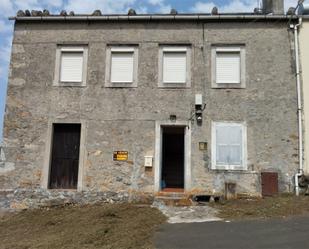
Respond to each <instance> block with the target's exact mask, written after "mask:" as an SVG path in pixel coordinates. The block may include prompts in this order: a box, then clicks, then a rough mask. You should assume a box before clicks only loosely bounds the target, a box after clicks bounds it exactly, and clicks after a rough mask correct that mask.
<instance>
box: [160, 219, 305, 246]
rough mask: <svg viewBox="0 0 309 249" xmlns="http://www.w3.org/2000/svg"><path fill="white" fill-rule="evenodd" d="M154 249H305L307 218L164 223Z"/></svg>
mask: <svg viewBox="0 0 309 249" xmlns="http://www.w3.org/2000/svg"><path fill="white" fill-rule="evenodd" d="M155 245H156V248H158V249H184V248H186V249H188V248H190V249H202V248H203V249H266V248H267V249H307V248H309V217H305V218H302V217H294V218H286V219H272V220H255V221H234V222H225V221H216V222H203V223H182V224H164V225H162V226H161V227H160V228H159V230H158V231H157V233H156V235H155Z"/></svg>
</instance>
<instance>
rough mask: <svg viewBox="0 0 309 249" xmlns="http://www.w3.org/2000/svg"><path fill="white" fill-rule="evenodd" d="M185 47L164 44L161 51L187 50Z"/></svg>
mask: <svg viewBox="0 0 309 249" xmlns="http://www.w3.org/2000/svg"><path fill="white" fill-rule="evenodd" d="M187 50H188V48H187V47H176V46H164V47H163V52H187Z"/></svg>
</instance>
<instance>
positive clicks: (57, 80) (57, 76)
mask: <svg viewBox="0 0 309 249" xmlns="http://www.w3.org/2000/svg"><path fill="white" fill-rule="evenodd" d="M70 52H72V53H74V52H76V53H78V52H82V53H83V66H82V81H80V82H76V81H61V62H62V53H70ZM87 65H88V45H63V44H61V45H57V49H56V63H55V73H54V81H53V86H64V87H85V86H86V84H87V71H88V68H87Z"/></svg>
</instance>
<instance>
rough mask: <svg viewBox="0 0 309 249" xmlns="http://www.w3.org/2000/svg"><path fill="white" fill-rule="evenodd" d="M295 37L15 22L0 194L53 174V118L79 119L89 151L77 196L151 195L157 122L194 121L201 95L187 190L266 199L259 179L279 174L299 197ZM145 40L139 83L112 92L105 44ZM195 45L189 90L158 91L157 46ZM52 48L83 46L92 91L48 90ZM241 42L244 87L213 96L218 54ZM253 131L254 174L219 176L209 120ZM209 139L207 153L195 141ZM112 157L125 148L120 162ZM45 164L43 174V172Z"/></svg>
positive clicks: (228, 28)
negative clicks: (230, 187)
mask: <svg viewBox="0 0 309 249" xmlns="http://www.w3.org/2000/svg"><path fill="white" fill-rule="evenodd" d="M292 39H293V37H292V34H291V33H290V31H289V30H288V27H287V24H286V23H285V22H281V21H274V22H272V21H267V22H266V21H265V22H221V23H217V22H205V23H201V22H190V21H187V22H186V21H185V22H159V21H158V22H148V23H146V22H130V23H126V22H109V23H106V22H87V23H86V22H77V21H75V22H65V23H60V22H59V23H56V22H43V23H31V22H29V21H28V22H26V23H23V22H17V23H16V24H15V31H14V40H13V47H12V56H11V64H10V76H9V86H8V97H7V105H6V113H5V124H4V151H5V156H6V162H7V163H9V165H10V166H9V167H8V168H6V170H3V169H2V168H0V189H4V190H5V189H13V190H16V189H33V190H35V189H40V188H41V187H42V186H43V187H44V186H45V185H44V179H46V177H48V176H46V174H48V157H49V151H48V150H47V148H48V146H49V144H50V134H51V133H50V129H51V124H52V123H53V122H80V123H82V124H83V127H84V130H83V134H84V137H85V139H84V143H83V146H84V150H83V161H82V167H83V168H82V175H80V176H79V177H80V181H81V182H80V185H81V187H80V189H79V190H82V191H85V192H87V191H89V192H115V193H117V192H127V193H129V192H140V193H149V194H153V192H154V168H153V169H150V170H149V169H148V170H147V169H146V168H145V167H144V165H143V164H144V156H146V155H153V156H154V153H155V122H156V121H165V120H169V117H170V115H171V114H173V115H176V116H177V120H180V121H188V119H189V118H190V117H191V115H192V111H193V110H194V95H195V94H196V93H202V94H203V98H204V100H205V103H206V105H207V106H206V109H205V111H204V113H203V123H202V125H201V126H198V125H197V124H196V123H195V122H193V123H192V126H191V131H190V132H191V138H192V144H191V188H190V190H188V191H192V192H205V193H214V192H218V193H220V192H222V191H224V183H225V182H226V181H229V182H236V183H237V191H238V192H239V193H249V194H252V195H260V190H261V189H260V188H261V187H260V186H261V183H260V174H259V173H260V172H261V171H276V172H278V173H279V182H280V191H292V190H293V188H292V176H293V175H294V173H295V172H296V169H297V163H298V148H297V142H298V133H297V116H296V112H297V105H296V83H295V77H294V71H293V60H292V56H291V55H292V51H291V48H292V44H291V41H292ZM115 43H117V44H119V43H120V44H132V43H133V44H138V49H139V61H138V68H139V71H138V87H137V88H106V87H104V82H105V58H106V46H107V45H108V44H115ZM175 43H182V44H183V43H185V44H191V46H192V58H191V61H192V62H191V75H192V78H191V79H192V80H191V88H187V89H163V88H158V54H159V44H175ZM57 44H88V49H89V58H88V68H87V75H88V79H87V86H86V87H55V86H52V82H53V77H54V70H55V56H56V47H57ZM213 44H243V45H244V46H245V49H246V88H245V89H213V88H211V46H212V45H213ZM212 121H241V122H246V125H247V149H248V171H245V172H242V171H236V172H230V171H218V170H216V171H214V170H211V169H210V163H211V159H210V158H211V122H212ZM201 141H203V142H207V143H208V150H207V151H200V150H199V149H198V142H201ZM115 150H126V151H128V152H129V160H128V161H127V162H115V161H113V160H112V153H113V151H115ZM46 168H47V170H46Z"/></svg>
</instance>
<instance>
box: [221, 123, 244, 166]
mask: <svg viewBox="0 0 309 249" xmlns="http://www.w3.org/2000/svg"><path fill="white" fill-rule="evenodd" d="M242 131H243V129H242V126H241V125H230V126H229V125H226V124H224V125H217V126H216V164H217V165H225V166H228V165H235V166H241V165H242V163H243V162H242V158H243V152H242V151H243V134H242Z"/></svg>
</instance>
